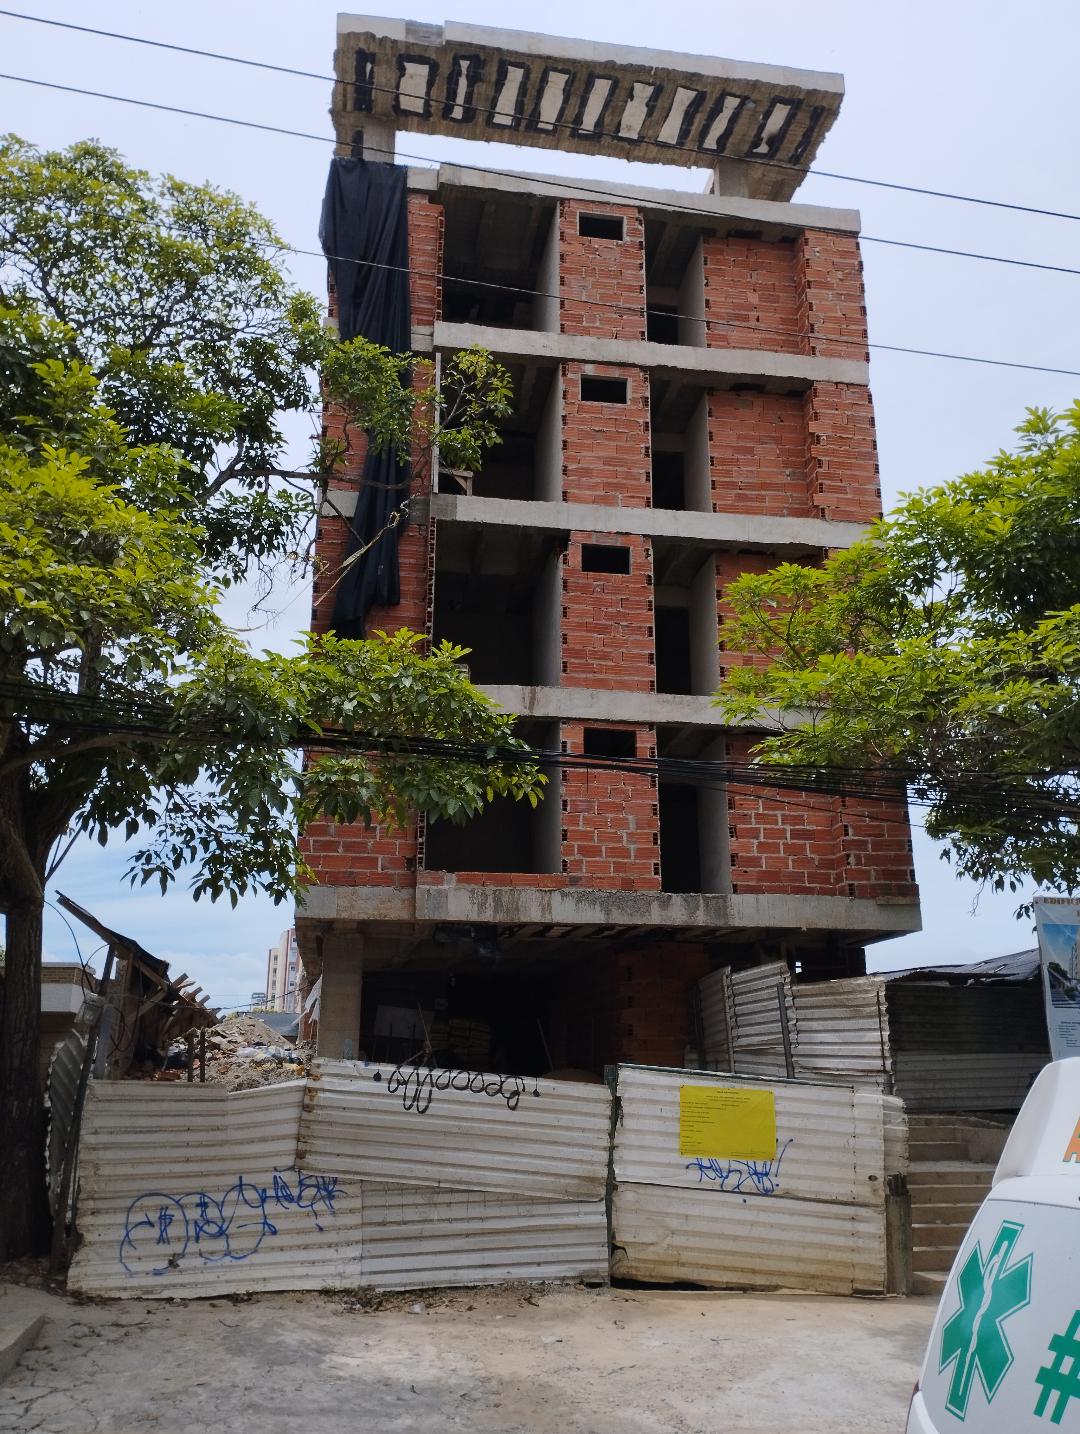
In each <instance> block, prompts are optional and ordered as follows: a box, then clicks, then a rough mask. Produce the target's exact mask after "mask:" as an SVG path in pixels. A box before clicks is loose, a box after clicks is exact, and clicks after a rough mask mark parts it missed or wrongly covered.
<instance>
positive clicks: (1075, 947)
mask: <svg viewBox="0 0 1080 1434" xmlns="http://www.w3.org/2000/svg"><path fill="white" fill-rule="evenodd" d="M1035 928H1036V930H1037V931H1038V934H1039V957H1040V960H1041V963H1042V982H1043V997H1044V999H1045V1002H1046V1029H1047V1031H1048V1033H1049V1036H1050V1054H1051V1057H1052V1058H1053V1059H1054V1060H1055V1061H1059V1060H1061V1059H1062V1058H1063V1057H1065V1056H1080V899H1078V898H1076V897H1072V896H1037V897H1036V898H1035Z"/></svg>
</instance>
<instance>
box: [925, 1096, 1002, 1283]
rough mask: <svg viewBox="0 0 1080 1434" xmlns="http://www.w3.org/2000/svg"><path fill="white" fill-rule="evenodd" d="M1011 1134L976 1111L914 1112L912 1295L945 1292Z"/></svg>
mask: <svg viewBox="0 0 1080 1434" xmlns="http://www.w3.org/2000/svg"><path fill="white" fill-rule="evenodd" d="M1007 1135H1008V1127H1007V1126H1006V1125H999V1124H996V1123H994V1122H993V1121H989V1120H983V1119H980V1118H978V1117H975V1116H964V1115H957V1116H952V1115H915V1114H912V1115H909V1116H908V1143H909V1155H910V1161H911V1165H910V1170H909V1173H908V1186H909V1188H910V1191H911V1247H912V1249H911V1268H912V1284H911V1292H912V1294H915V1295H939V1294H940V1293H941V1291H942V1288H943V1287H944V1284H945V1280H946V1278H947V1276H948V1273H949V1270H950V1269H951V1267H952V1262H953V1260H954V1259H955V1257H956V1252H957V1250H958V1249H959V1248H960V1245H961V1243H962V1241H963V1238H964V1236H965V1234H966V1233H967V1228H968V1225H969V1224H970V1223H971V1219H972V1216H973V1215H974V1214H975V1211H976V1210H977V1209H978V1208H979V1206H980V1205H981V1204H982V1202H983V1199H984V1198H985V1196H986V1194H987V1191H988V1190H989V1189H990V1182H991V1180H992V1179H993V1175H994V1167H995V1165H996V1164H997V1159H998V1156H999V1155H1000V1153H1001V1149H1002V1146H1003V1145H1004V1144H1005V1137H1006V1136H1007Z"/></svg>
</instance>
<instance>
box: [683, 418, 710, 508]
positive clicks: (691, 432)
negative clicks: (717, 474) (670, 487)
mask: <svg viewBox="0 0 1080 1434" xmlns="http://www.w3.org/2000/svg"><path fill="white" fill-rule="evenodd" d="M684 452H685V455H686V456H685V459H684V466H683V485H684V493H685V496H686V506H687V508H688V509H690V511H691V512H694V513H711V512H712V510H713V502H712V466H711V462H710V458H709V395H708V392H707V391H706V392H704V393H702V395H701V402H700V403H699V404H698V406H697V408H695V409H694V412H693V414H692V415H691V417H690V422H689V423H688V424H687V425H686V443H685V447H684Z"/></svg>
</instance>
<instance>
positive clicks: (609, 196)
mask: <svg viewBox="0 0 1080 1434" xmlns="http://www.w3.org/2000/svg"><path fill="white" fill-rule="evenodd" d="M11 13H12V12H10V11H5V10H0V15H5V14H11ZM49 23H51V24H60V23H61V22H60V21H50V22H49ZM72 28H74V29H81V28H83V27H81V26H73V27H72ZM93 33H98V32H96V31H95V32H93ZM102 33H109V32H102ZM119 38H124V37H123V36H121V37H119ZM140 43H146V44H157V43H159V42H157V41H145V42H140ZM162 43H164V42H162ZM165 48H167V49H174V48H179V49H181V50H183V49H184V47H183V46H165ZM193 53H196V54H198V53H202V52H200V51H195V52H193ZM213 58H220V59H230V58H232V57H230V56H227V55H223V56H214V57H213ZM236 63H238V64H258V63H260V62H258V61H254V60H251V61H248V60H237V61H236ZM266 68H268V69H277V68H280V67H278V66H273V65H269V66H266ZM285 72H286V73H293V72H292V71H289V70H287V69H286V71H285ZM0 79H4V80H13V81H15V82H17V83H19V84H27V85H40V86H43V87H44V88H47V89H57V90H62V91H65V92H67V93H71V94H79V95H86V96H88V97H90V98H92V99H103V100H112V101H113V102H114V103H116V104H131V105H138V106H140V107H142V108H145V109H157V110H164V111H165V112H166V113H169V114H180V115H185V116H187V117H189V118H193V119H206V120H212V121H214V122H215V123H218V124H232V125H239V126H241V127H243V128H246V129H256V130H263V131H266V132H269V133H271V134H283V135H288V136H289V137H291V138H293V139H308V140H313V141H315V142H316V143H319V144H333V145H336V144H337V143H338V141H337V140H336V139H333V138H331V137H330V136H329V135H317V134H310V133H309V132H307V131H306V130H295V129H285V128H282V127H280V126H278V125H266V124H260V123H257V122H256V121H254V120H245V119H239V118H237V117H235V116H232V115H218V114H210V113H209V112H207V111H204V110H189V109H182V108H180V107H178V106H176V105H165V104H160V103H158V102H157V101H152V100H138V99H134V98H133V97H131V96H130V95H114V94H109V93H106V92H105V91H102V90H86V89H77V88H75V87H74V86H71V85H61V84H58V83H56V82H54V81H51V80H37V79H31V78H30V77H29V76H26V75H10V74H0ZM337 83H345V82H344V81H339V82H337ZM396 154H397V155H398V156H399V157H400V158H402V159H411V160H415V161H416V162H417V163H420V164H426V165H429V166H431V167H434V168H438V167H439V166H440V163H441V161H439V160H435V159H432V158H431V156H430V155H423V154H410V153H409V152H408V151H407V150H401V149H397V150H396ZM755 162H757V161H755ZM451 163H452V167H453V168H455V169H465V170H468V171H469V172H470V173H472V174H490V175H493V176H495V177H497V178H503V179H512V178H516V177H519V176H515V174H514V173H513V171H512V170H505V169H495V168H494V167H492V166H491V165H481V164H468V163H466V162H464V161H453V162H451ZM550 182H551V183H552V184H553V185H558V187H559V188H561V189H567V190H570V191H571V192H572V193H575V194H587V195H590V196H592V197H594V198H596V199H601V200H606V201H611V200H613V199H616V200H624V201H626V202H628V203H632V204H640V202H641V196H640V194H628V193H625V192H620V191H618V190H615V189H612V188H610V187H609V188H605V189H597V188H596V187H595V186H593V185H586V184H578V183H575V182H574V181H573V180H570V179H562V178H560V177H558V176H554V175H553V176H551V179H550ZM870 182H871V181H869V180H867V181H866V183H870ZM873 182H876V181H873ZM926 192H927V193H930V192H932V191H926ZM986 202H987V203H990V202H991V201H989V200H988V201H986ZM664 209H665V210H667V211H670V212H672V213H676V214H690V215H693V216H694V217H695V218H699V219H703V218H708V214H707V212H706V211H702V210H701V209H699V208H697V207H695V206H693V205H689V204H679V203H677V202H674V203H673V202H671V201H668V202H666V203H665V204H664ZM1038 212H1044V211H1038ZM1045 212H1047V213H1049V211H1045ZM1058 217H1061V218H1073V217H1075V218H1078V219H1080V215H1077V216H1072V215H1061V216H1058ZM815 228H816V226H815ZM816 232H819V233H823V234H839V235H844V236H847V235H848V234H849V233H850V231H849V230H846V229H834V228H829V227H828V226H822V227H821V228H816ZM858 238H859V241H860V243H864V244H884V245H888V246H889V247H890V248H894V249H912V250H915V251H917V252H919V253H924V254H942V255H946V256H947V257H950V258H955V259H974V260H979V261H981V262H984V263H987V264H1008V265H1010V266H1012V267H1015V268H1020V269H1034V270H1037V271H1039V272H1043V273H1052V274H1071V275H1080V269H1077V268H1071V267H1069V266H1068V265H1066V264H1046V263H1042V262H1041V261H1038V260H1034V259H1016V258H1013V257H1011V256H1009V255H1005V254H984V253H982V252H981V251H979V250H974V249H951V248H948V247H946V246H944V245H940V244H918V243H915V242H914V241H913V240H909V239H886V238H883V237H882V236H880V235H876V234H859V236H858ZM298 252H301V251H298Z"/></svg>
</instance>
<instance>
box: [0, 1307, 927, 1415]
mask: <svg viewBox="0 0 1080 1434" xmlns="http://www.w3.org/2000/svg"><path fill="white" fill-rule="evenodd" d="M934 1310H935V1301H933V1300H926V1299H896V1298H894V1299H880V1300H857V1299H839V1298H828V1297H824V1296H795V1295H740V1294H728V1293H714V1292H707V1291H700V1290H670V1289H652V1290H617V1289H597V1290H587V1289H584V1288H581V1287H575V1286H546V1287H540V1288H528V1287H522V1286H514V1287H510V1288H506V1289H501V1290H493V1289H481V1290H461V1291H456V1292H452V1293H447V1292H427V1293H425V1292H418V1293H412V1294H407V1295H404V1296H385V1297H380V1296H377V1295H372V1294H371V1293H370V1292H364V1293H361V1294H355V1293H354V1294H350V1293H342V1294H338V1295H270V1296H263V1297H256V1298H254V1299H250V1300H246V1301H243V1302H236V1303H234V1302H232V1301H230V1300H198V1301H192V1302H187V1301H176V1302H175V1303H170V1302H165V1301H161V1302H158V1301H154V1302H147V1303H143V1304H140V1303H139V1302H138V1301H110V1302H100V1303H97V1304H75V1303H74V1302H71V1303H70V1304H69V1305H68V1307H67V1310H66V1311H65V1313H64V1314H63V1315H62V1317H61V1318H60V1319H57V1320H50V1322H49V1323H48V1324H47V1325H46V1328H45V1331H44V1333H43V1335H42V1337H41V1340H40V1341H39V1345H38V1347H37V1348H36V1349H34V1350H32V1351H30V1352H28V1353H27V1354H26V1355H25V1356H24V1360H23V1363H22V1365H21V1366H20V1368H19V1369H18V1370H17V1371H16V1373H15V1374H14V1375H13V1376H12V1377H11V1378H10V1379H9V1380H8V1381H7V1382H6V1383H5V1384H4V1385H2V1386H0V1430H3V1431H8V1430H11V1431H12V1434H14V1431H16V1430H18V1431H20V1434H28V1431H30V1430H33V1431H34V1434H133V1431H135V1430H146V1429H152V1430H154V1431H155V1434H191V1431H193V1430H203V1429H207V1430H208V1429H213V1430H218V1429H235V1430H245V1431H246V1430H257V1431H258V1434H295V1431H296V1430H297V1429H317V1430H319V1431H320V1434H357V1431H359V1434H364V1431H369V1430H379V1431H380V1434H387V1431H401V1434H405V1431H414V1430H420V1429H423V1430H438V1431H443V1430H447V1431H450V1430H461V1431H463V1434H465V1431H483V1434H523V1431H526V1430H527V1431H529V1434H659V1431H670V1434H675V1431H679V1434H691V1431H700V1430H706V1429H707V1430H713V1429H740V1430H742V1429H753V1430H754V1431H755V1434H883V1431H886V1430H900V1429H902V1428H903V1423H904V1413H905V1410H906V1408H907V1403H908V1398H909V1396H910V1393H911V1387H912V1384H913V1383H914V1380H915V1376H916V1373H917V1371H918V1367H919V1364H920V1362H921V1359H922V1354H923V1350H924V1347H925V1343H926V1338H927V1335H928V1332H929V1328H930V1324H931V1321H932V1319H933V1314H934Z"/></svg>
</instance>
